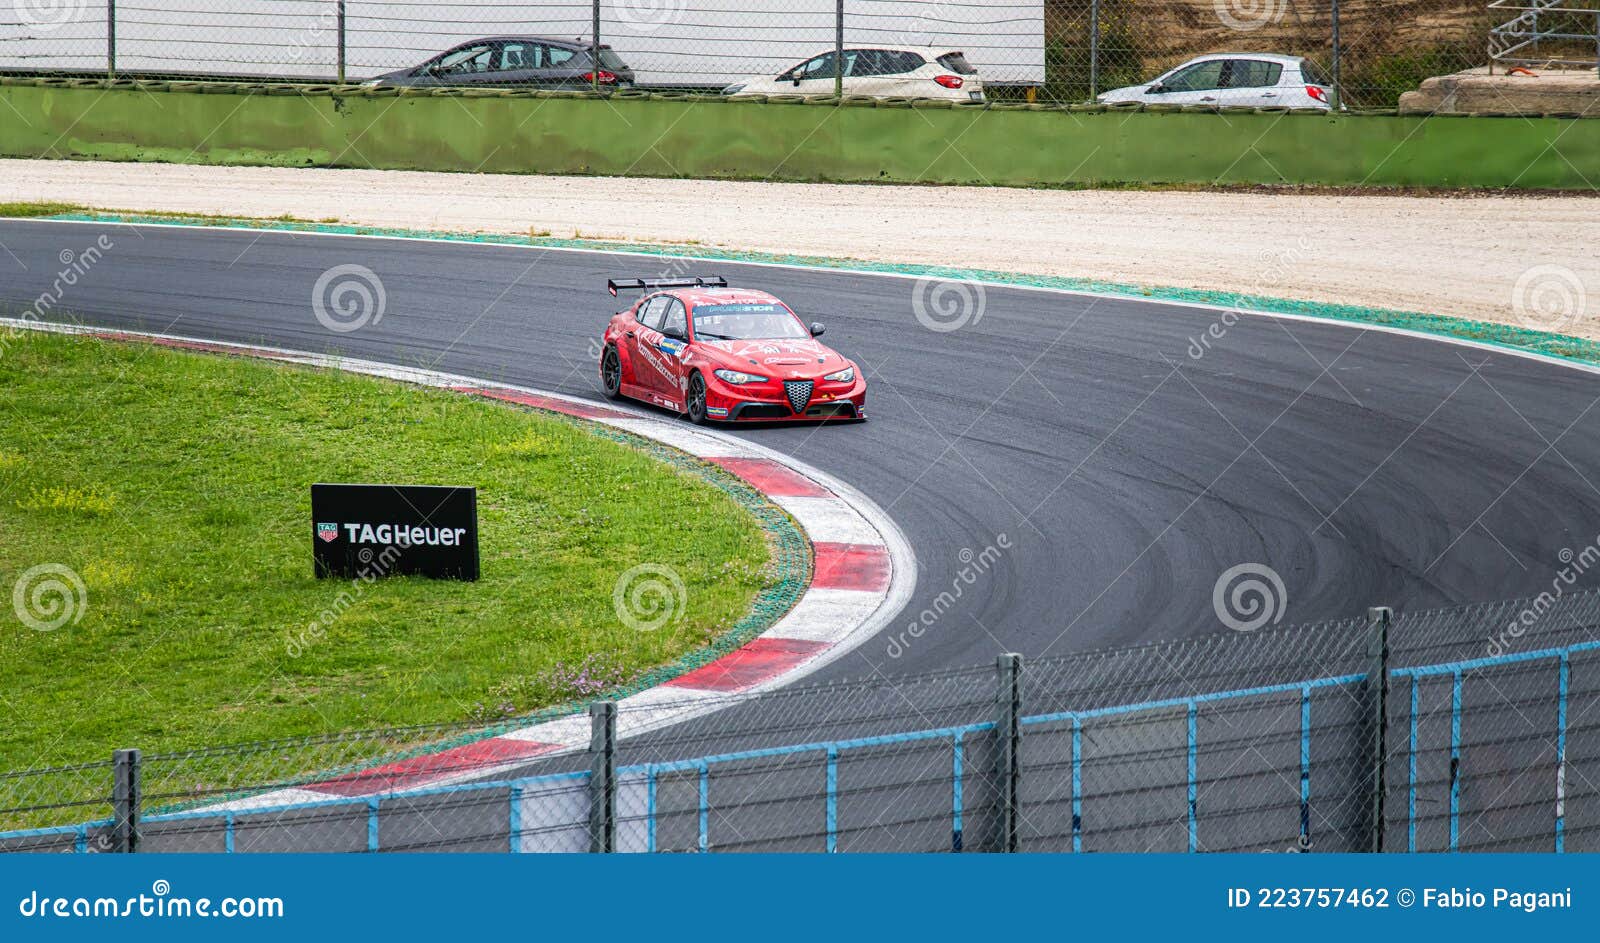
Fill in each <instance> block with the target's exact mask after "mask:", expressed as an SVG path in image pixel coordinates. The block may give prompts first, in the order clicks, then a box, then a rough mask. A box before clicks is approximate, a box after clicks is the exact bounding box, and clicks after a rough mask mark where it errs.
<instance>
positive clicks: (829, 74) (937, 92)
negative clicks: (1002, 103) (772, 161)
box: [722, 46, 983, 101]
mask: <svg viewBox="0 0 1600 943" xmlns="http://www.w3.org/2000/svg"><path fill="white" fill-rule="evenodd" d="M835 56H836V53H835V52H834V51H833V50H831V49H830V50H829V51H827V52H825V53H822V54H821V55H818V56H813V57H812V58H810V59H807V60H806V61H804V62H802V63H800V64H799V65H797V66H795V67H794V68H792V69H789V70H787V71H784V72H780V73H778V74H777V75H775V76H765V75H761V76H753V77H751V78H748V79H745V80H744V81H742V82H736V83H734V84H733V85H730V86H728V87H727V88H725V89H723V90H722V94H724V95H832V94H833V81H834V74H835V72H836V71H837V67H836V66H835V62H836V61H837V60H836V58H835ZM843 86H844V93H845V94H846V95H866V96H871V97H873V98H948V99H953V100H956V101H983V79H981V78H979V77H978V70H977V69H974V68H973V67H972V66H971V65H969V64H968V63H967V57H966V56H965V55H963V54H962V53H961V51H960V50H957V49H939V48H933V49H926V48H923V49H919V48H914V47H910V46H873V47H870V48H860V49H846V50H844V82H843Z"/></svg>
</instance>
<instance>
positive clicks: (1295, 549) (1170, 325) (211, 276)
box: [0, 220, 1600, 678]
mask: <svg viewBox="0 0 1600 943" xmlns="http://www.w3.org/2000/svg"><path fill="white" fill-rule="evenodd" d="M101 233H105V234H107V236H108V237H109V239H110V240H111V242H112V243H113V246H112V248H110V249H109V250H107V251H106V252H105V253H104V257H103V258H102V259H100V260H99V261H98V262H97V263H96V264H95V265H94V266H93V267H92V269H90V270H89V271H88V272H87V274H85V275H84V276H83V277H82V278H81V279H79V280H78V282H77V284H75V285H72V286H71V287H69V288H67V289H66V290H65V291H64V292H63V301H62V303H61V304H60V305H59V307H57V308H56V310H54V311H50V312H46V313H45V315H44V317H45V319H47V320H69V319H75V320H79V321H82V322H85V323H91V324H97V325H105V326H114V327H127V328H139V329H143V330H152V331H163V332H170V333H175V334H181V335H186V336H193V337H201V338H208V339H215V340H225V341H237V342H251V343H266V344H271V345H278V346H283V347H289V348H295V349H302V350H315V351H333V352H339V353H347V354H350V355H353V356H359V357H363V358H368V359H374V360H382V361H388V362H393V363H396V364H402V365H422V366H427V367H432V368H436V369H440V370H446V371H450V372H456V373H463V374H469V375H474V376H481V377H487V378H492V379H497V380H503V381H506V382H512V383H518V384H525V385H530V386H537V387H543V388H547V389H552V390H557V391H560V392H564V393H570V394H578V395H588V396H593V397H596V398H598V396H599V391H598V379H597V377H596V375H595V374H596V368H595V360H596V347H595V343H596V338H597V337H598V335H599V333H600V331H601V329H602V328H603V326H604V324H605V321H606V318H607V317H608V316H609V315H610V313H611V312H612V311H614V310H615V302H614V301H613V300H612V299H611V298H610V296H608V295H607V294H606V291H605V280H606V279H607V278H615V277H627V276H652V275H662V274H668V272H667V271H666V270H667V267H668V265H669V264H673V263H668V262H665V261H662V260H659V259H648V258H640V257H630V256H619V255H608V254H599V253H587V252H566V251H545V250H530V249H516V248H505V247H494V246H480V245H470V244H446V243H428V242H414V241H402V240H388V239H355V238H339V237H331V236H315V235H299V234H287V233H268V232H237V231H223V230H214V229H193V228H168V227H148V226H146V227H139V228H137V229H136V228H134V227H127V226H108V225H101V224H64V223H52V222H44V221H9V220H8V221H0V246H3V250H0V307H4V308H5V309H6V310H5V312H4V313H5V314H7V315H11V316H17V315H19V314H21V313H22V312H24V311H26V310H27V309H28V308H29V307H30V306H31V305H33V303H34V301H35V299H36V298H38V297H39V296H40V294H41V293H44V292H46V291H47V290H49V289H51V287H52V283H53V282H54V280H55V279H56V277H57V273H58V272H59V271H60V270H61V268H62V267H63V266H62V263H61V254H62V253H63V252H64V251H66V250H71V251H74V252H81V251H82V250H83V249H84V248H85V247H87V246H89V245H90V244H91V243H93V241H94V240H95V239H96V238H97V236H98V235H99V234H101ZM345 264H358V265H364V266H366V267H368V268H370V269H372V270H373V271H375V272H376V273H377V274H378V275H379V277H380V278H381V280H382V283H383V286H384V289H385V292H386V296H387V298H386V301H387V304H386V308H385V311H384V314H383V317H382V319H381V320H380V321H378V322H377V323H374V324H370V325H368V326H366V327H364V328H362V329H360V330H358V331H355V332H353V333H347V334H335V333H332V332H330V331H328V330H327V329H325V328H324V327H323V326H322V325H321V324H320V323H319V322H318V321H317V320H316V318H315V317H314V316H313V312H312V306H311V298H312V293H313V285H314V284H315V283H316V281H317V279H318V277H319V276H321V275H322V274H323V273H324V272H325V271H326V270H328V269H330V268H332V267H334V266H337V265H345ZM674 265H675V267H674V270H673V272H674V273H682V272H685V271H687V272H690V273H696V272H705V273H709V274H722V275H726V276H728V278H729V280H730V281H731V282H732V283H734V284H739V285H748V286H751V287H758V288H763V289H767V290H770V291H772V292H774V293H776V294H777V295H778V296H780V297H782V298H784V299H785V300H786V301H788V302H789V303H790V304H791V305H792V306H793V307H794V308H795V309H796V310H797V311H798V312H799V313H800V314H801V316H802V317H803V318H805V319H806V320H808V321H810V320H820V321H823V322H825V323H826V324H827V326H828V333H827V335H826V337H825V338H824V340H825V341H826V342H828V343H830V344H832V345H833V346H835V347H836V348H838V349H840V350H841V351H842V352H843V353H845V355H846V356H850V357H853V358H854V359H856V360H857V361H858V362H859V363H860V364H861V365H862V366H863V367H864V368H865V371H866V374H867V376H868V378H869V381H870V383H871V384H872V385H871V388H870V390H869V397H868V407H869V413H870V416H871V419H870V421H869V422H867V423H864V424H857V425H841V426H832V427H826V428H815V427H790V428H757V429H748V428H747V429H742V430H740V431H739V434H740V435H743V436H747V437H749V438H751V439H755V440H759V441H760V442H762V443H763V444H765V445H768V446H771V447H773V448H776V449H779V450H781V451H785V452H789V453H792V454H794V455H796V456H798V457H799V458H801V459H803V460H804V461H806V462H809V463H811V464H813V465H815V466H817V467H819V468H821V469H823V470H825V471H828V472H830V473H832V474H834V475H837V476H838V477H840V478H841V479H843V480H845V481H847V482H849V483H851V484H853V485H855V486H856V487H857V488H859V489H861V490H862V491H863V492H864V493H866V494H867V495H868V496H869V497H871V498H872V499H874V500H875V501H876V502H877V503H878V504H879V505H880V506H881V507H883V508H884V509H885V510H886V511H887V512H888V513H889V515H890V516H891V517H893V518H894V519H895V520H896V522H897V523H898V524H899V525H900V527H901V528H902V529H903V530H904V531H905V533H906V534H907V536H908V537H909V538H910V540H911V542H912V545H913V546H914V548H915V550H916V553H917V557H918V560H919V564H920V568H921V572H920V578H919V583H918V586H917V591H916V594H915V596H914V597H913V600H912V603H911V607H910V609H909V610H908V611H907V612H906V613H903V614H902V616H901V618H900V619H899V620H897V622H896V628H895V630H894V634H900V633H901V632H903V631H904V627H905V626H907V625H908V624H909V623H910V621H911V620H912V619H913V618H915V616H916V614H917V613H918V612H920V611H921V610H923V609H924V608H927V607H932V606H934V605H935V599H936V598H937V597H938V596H939V595H940V594H941V593H944V592H946V591H949V590H952V588H953V586H954V585H955V583H956V581H957V574H958V572H959V570H960V569H961V567H962V566H963V565H964V556H965V555H964V554H963V551H964V550H965V551H971V552H973V553H979V552H981V551H983V550H984V548H985V547H989V546H996V547H997V549H998V548H999V545H1000V543H1001V538H1000V535H1002V534H1004V535H1006V536H1005V540H1006V541H1008V542H1009V543H1010V544H1011V547H1010V549H1001V550H1000V559H999V562H998V563H997V564H996V565H995V566H994V568H993V569H992V571H991V572H989V573H988V574H986V575H984V576H981V577H979V578H978V579H976V580H975V581H974V582H973V583H972V585H964V584H963V585H962V587H961V593H960V596H959V598H958V599H955V601H954V602H953V604H951V605H949V607H948V609H947V610H946V611H943V613H942V615H940V616H938V617H937V618H936V619H934V620H933V624H932V625H931V626H930V627H928V628H927V629H926V631H925V632H924V633H923V634H921V637H920V638H911V639H909V641H908V642H907V643H906V644H900V645H893V644H891V642H890V640H889V639H888V638H884V637H880V638H879V639H877V640H874V641H871V642H868V643H866V644H865V645H863V646H862V648H861V649H860V650H859V652H858V653H857V654H856V655H849V656H846V657H844V658H841V659H839V660H838V661H837V662H835V663H834V664H832V665H830V666H829V667H827V668H826V669H824V670H823V672H822V673H821V675H820V677H821V678H839V677H847V676H848V677H860V676H863V675H866V674H869V673H871V672H872V671H873V669H881V670H883V671H884V672H886V673H896V674H899V673H908V672H919V671H926V670H932V669H938V668H947V667H956V666H969V665H980V664H985V663H989V662H991V661H992V659H993V656H994V655H995V654H997V653H999V652H1002V651H1019V652H1022V653H1024V654H1025V655H1028V656H1031V657H1038V656H1043V655H1052V654H1062V653H1065V652H1069V651H1078V650H1084V649H1090V648H1099V647H1104V646H1109V645H1125V644H1129V643H1136V642H1144V641H1154V640H1158V639H1166V638H1174V637H1180V636H1188V635H1194V634H1200V633H1211V632H1216V631H1219V630H1221V628H1222V627H1221V625H1220V624H1219V621H1218V620H1217V618H1216V617H1215V616H1214V614H1213V609H1212V590H1213V586H1214V584H1215V583H1216V581H1217V578H1218V576H1219V574H1221V573H1222V572H1223V571H1225V570H1227V569H1229V568H1230V567H1233V566H1235V565H1236V564H1241V563H1263V564H1267V565H1270V566H1271V567H1273V568H1274V569H1275V570H1276V571H1277V572H1278V573H1280V574H1281V575H1282V577H1283V579H1284V581H1285V583H1286V588H1287V604H1286V607H1285V622H1308V621H1314V620H1322V619H1327V618H1334V617H1346V616H1353V615H1357V614H1359V613H1361V612H1363V611H1364V610H1365V608H1366V607H1367V606H1369V605H1374V604H1387V605H1391V606H1394V607H1396V608H1401V609H1414V608H1422V607H1435V606H1441V605H1446V604H1455V603H1463V602H1477V601H1487V600H1491V599H1503V598H1508V597H1512V596H1519V595H1530V594H1536V593H1538V592H1539V591H1541V590H1542V589H1546V588H1548V587H1549V584H1550V579H1551V577H1552V575H1553V571H1554V570H1555V569H1556V568H1557V567H1558V566H1559V565H1560V561H1559V559H1558V553H1559V552H1560V551H1561V550H1562V549H1563V548H1572V549H1573V550H1578V549H1580V548H1582V547H1584V546H1586V545H1588V544H1589V543H1591V542H1592V541H1593V540H1594V539H1595V535H1596V534H1597V533H1600V491H1597V490H1596V487H1595V484H1594V483H1592V482H1593V481H1594V479H1595V478H1596V476H1597V475H1600V472H1596V471H1595V470H1596V469H1600V436H1597V435H1596V432H1597V430H1600V410H1596V409H1595V408H1594V407H1595V406H1596V404H1597V398H1600V382H1597V380H1596V378H1595V377H1594V376H1592V375H1590V374H1589V373H1587V372H1584V371H1580V370H1576V369H1570V368H1565V367H1562V366H1559V365H1555V364H1552V363H1549V362H1541V361H1536V360H1532V359H1529V358H1523V357H1518V356H1515V355H1512V354H1509V353H1504V352H1498V351H1487V350H1483V349H1477V348H1472V347H1468V346H1464V345H1457V344H1449V343H1442V342H1436V341H1430V340H1425V339H1419V338H1412V337H1405V336H1398V335H1394V334H1386V333H1380V332H1373V331H1364V330H1362V329H1359V328H1352V327H1347V326H1339V325H1330V324H1319V323H1308V322H1304V321H1291V320H1279V319H1272V318H1259V317H1246V318H1243V319H1241V320H1239V321H1238V323H1235V324H1233V325H1231V326H1228V327H1226V328H1225V330H1224V331H1223V333H1222V336H1221V337H1220V338H1217V339H1214V340H1212V341H1211V349H1210V350H1209V351H1205V352H1203V354H1202V356H1200V357H1198V358H1196V357H1194V356H1191V341H1192V339H1198V338H1200V337H1201V336H1202V335H1203V334H1204V333H1205V332H1206V331H1207V329H1208V328H1209V327H1210V326H1212V325H1213V324H1219V323H1220V314H1219V313H1218V312H1215V311H1208V310H1202V309H1194V308H1185V307H1181V306H1173V305H1164V304H1154V303H1142V302H1132V301H1117V300H1105V299H1097V298H1091V297H1080V296H1072V295H1064V294H1054V293H1046V292H1037V291H1028V290H1021V289H1000V288H988V289H986V291H985V297H984V304H983V307H982V311H981V317H969V318H968V322H969V323H967V324H965V325H964V326H962V327H961V328H960V329H958V330H954V331H949V332H938V331H933V330H929V329H928V328H926V327H924V326H923V325H922V324H920V323H919V321H918V319H917V318H916V316H915V314H914V302H913V295H914V289H915V285H916V283H915V282H914V281H912V280H910V279H903V278H890V277H875V276H867V275H853V274H839V273H829V272H822V271H810V270H800V269H785V268H777V267H763V266H756V265H727V264H720V263H717V264H707V263H691V264H685V263H675V264H674ZM1507 297H1508V303H1509V297H1510V287H1509V286H1508V287H1507ZM968 313H969V315H971V314H975V313H976V310H975V309H969V311H968ZM62 395H63V396H69V397H70V396H78V395H86V394H83V393H80V392H78V391H73V390H63V391H62ZM577 486H581V484H580V485H577ZM891 648H893V649H895V650H896V652H897V654H898V657H891V656H890V649H891Z"/></svg>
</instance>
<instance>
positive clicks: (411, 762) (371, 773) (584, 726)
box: [0, 318, 917, 811]
mask: <svg viewBox="0 0 1600 943" xmlns="http://www.w3.org/2000/svg"><path fill="white" fill-rule="evenodd" d="M0 327H9V328H13V329H27V330H41V331H50V332H55V333H63V334H81V335H87V336H91V337H97V338H102V339H107V340H133V341H142V342H147V343H154V344H160V345H162V346H166V347H173V348H178V349H183V350H196V351H204V352H208V353H221V354H232V355H238V356H248V357H257V358H262V359H267V360H276V361H281V362H285V363H294V364H303V365H306V366H315V367H325V368H331V369H337V370H345V371H348V372H351V373H360V374H366V375H369V376H379V377H386V378H389V379H394V380H399V381H403V382H406V383H413V384H417V385H420V386H431V387H439V388H444V389H450V390H455V391H457V392H460V393H464V394H470V395H476V396H483V397H487V398H490V399H496V400H501V401H505V402H509V403H516V404H519V405H523V406H530V407H535V408H538V409H546V410H551V411H554V412H558V413H563V414H566V415H569V416H575V417H578V418H581V419H585V420H589V421H593V422H597V423H600V424H603V425H607V426H611V427H613V428H616V429H621V430H623V431H625V432H628V433H630V434H633V435H637V436H639V437H641V438H645V439H650V440H653V441H656V442H660V443H662V444H665V445H668V446H671V447H673V448H676V449H679V450H681V451H684V452H687V453H688V454H690V455H693V456H695V457H697V458H701V459H704V460H706V461H709V462H713V463H715V464H717V465H720V466H721V467H723V468H725V469H727V470H728V471H729V472H731V473H733V474H735V475H737V476H739V477H740V478H742V479H744V480H745V481H746V482H747V483H748V484H749V485H750V486H751V487H753V488H754V489H755V490H756V491H759V492H761V493H762V494H763V495H765V496H766V497H767V498H768V499H769V500H770V501H772V503H774V504H776V505H778V506H779V507H781V508H783V509H784V510H785V511H787V512H788V513H789V515H790V516H792V517H793V518H794V519H795V521H796V522H798V523H799V525H800V528H801V529H802V530H803V531H804V533H805V535H806V538H807V540H809V541H810V543H811V546H812V549H813V554H814V561H815V562H814V567H813V573H812V578H811V584H810V586H809V587H807V589H806V591H805V593H804V594H802V596H801V597H800V600H799V601H798V602H797V603H796V604H795V606H794V608H793V609H791V610H790V611H789V612H788V614H786V615H785V616H784V617H783V618H782V619H780V620H778V622H777V623H776V624H775V625H773V626H772V627H771V628H769V629H767V630H766V631H765V632H763V633H761V634H760V635H759V636H757V637H756V638H755V639H752V640H751V641H750V642H749V643H747V644H745V645H744V646H743V647H741V648H739V649H736V650H735V651H732V652H729V653H728V654H726V655H724V656H722V657H721V658H719V659H717V660H716V661H713V662H711V663H710V664H707V665H705V666H703V667H700V668H697V669H694V670H692V671H690V672H688V673H687V674H684V675H680V676H679V677H677V678H674V679H673V680H671V681H668V682H666V683H664V684H661V685H658V686H656V687H653V688H650V689H647V690H645V691H641V692H639V693H638V694H634V695H632V696H630V697H627V698H624V699H622V700H621V701H619V702H618V709H617V733H618V736H619V737H624V738H626V737H630V736H635V735H638V734H640V733H644V732H646V731H649V730H655V729H659V728H661V727H665V726H668V725H671V724H676V723H681V722H683V721H685V720H688V719H690V718H693V717H697V716H701V715H704V714H708V713H711V712H712V711H715V710H718V709H719V708H721V707H723V706H726V705H728V704H730V703H732V702H733V698H731V697H730V696H731V695H743V694H748V693H752V692H757V691H763V690H770V689H772V688H777V687H781V686H783V685H787V684H792V683H793V682H795V681H797V680H799V679H800V678H803V677H805V676H806V675H808V674H810V673H811V672H813V671H816V670H817V669H818V668H821V667H822V666H824V665H826V664H828V663H829V662H831V661H833V660H835V659H837V658H839V657H840V656H841V655H844V654H845V653H847V652H849V651H850V650H851V649H853V648H855V647H856V646H858V645H860V644H861V643H862V642H864V641H866V640H867V639H869V638H871V637H872V636H874V635H876V634H878V633H879V632H880V631H882V630H883V629H884V628H885V627H886V626H887V625H888V623H889V620H890V619H892V618H893V617H894V616H895V614H896V613H898V612H899V611H900V610H901V609H902V608H903V607H904V606H905V604H906V602H907V601H908V600H909V599H910V597H911V593H912V590H913V589H914V588H915V586H916V571H917V562H916V555H915V554H914V553H913V552H912V550H911V546H910V544H909V543H908V542H907V540H906V538H905V535H904V534H902V533H901V532H900V529H899V528H898V527H897V526H895V524H894V521H892V520H891V519H890V518H889V516H888V515H887V514H885V513H884V512H883V510H882V509H880V508H879V507H878V506H877V505H876V504H874V503H873V502H872V501H871V499H869V498H867V497H866V496H864V495H862V494H861V493H860V492H858V491H857V490H856V489H854V488H852V487H850V486H849V485H847V484H845V483H844V482H841V481H839V480H837V479H835V478H833V477H832V476H831V475H828V474H827V473H825V472H822V471H819V470H817V469H815V468H812V467H811V466H810V465H807V464H806V463H804V462H801V461H799V460H797V459H794V458H792V457H790V456H787V455H784V454H782V453H780V452H776V451H773V450H771V449H768V448H765V447H763V446H761V445H758V444H756V443H753V442H750V441H747V440H744V439H740V438H737V437H734V436H731V435H727V434H725V433H722V432H718V431H714V430H710V429H703V428H700V427H694V426H689V425H687V424H685V423H684V422H683V421H682V420H678V419H673V418H669V417H665V416H662V415H660V414H656V413H648V412H645V411H643V410H641V409H635V408H630V407H627V406H619V405H615V404H611V403H600V402H594V401H591V400H584V399H580V398H577V397H571V396H565V395H561V394H558V393H551V392H547V391H542V390H536V389H530V388H527V387H519V386H511V385H507V384H501V383H492V382H489V381H485V380H481V379H475V378H472V377H463V376H457V375H454V374H448V373H441V372H437V371H432V370H421V369H412V368H406V367H397V366H393V365H390V364H383V363H377V362H374V361H369V360H358V359H353V358H348V357H336V356H331V355H324V354H314V353H307V352H302V351H293V350H285V349H282V348H275V347H260V346H254V345H246V344H232V343H224V342H218V341H208V340H201V339H197V338H190V337H178V336H174V335H170V334H157V333H150V332H143V331H124V330H108V329H103V328H92V327H79V326H74V325H63V324H47V323H42V322H36V321H28V320H17V319H10V318H0ZM588 743H589V719H588V717H587V716H582V715H574V716H569V717H564V718H561V719H558V720H554V721H549V722H547V723H542V724H538V725H535V726H530V727H526V728H523V729H520V730H512V731H510V732H508V733H504V734H501V735H499V736H497V737H492V738H488V739H485V740H479V741H477V742H474V743H470V744H467V745H464V746H460V747H455V748H452V749H449V750H444V751H441V752H438V753H431V754H427V755H424V756H418V757H414V758H412V759H408V760H401V761H399V762H395V763H390V764H385V765H382V766H377V767H374V768H371V769H366V770H361V771H358V772H354V773H350V774H348V775H344V776H340V777H337V778H335V779H331V780H329V781H327V782H323V783H316V784H312V785H307V786H303V787H296V788H290V789H279V790H275V791H273V792H270V793H265V794H261V795H256V796H252V797H250V798H248V799H242V800H237V801H234V802H230V803H226V804H222V805H218V806H214V807H212V808H215V809H217V810H219V811H220V810H225V809H232V810H242V809H249V808H259V807H266V806H283V805H290V804H298V803H301V802H317V801H326V800H328V799H331V798H335V797H358V796H374V795H383V794H387V793H392V792H396V791H400V790H405V789H417V788H422V787H437V786H446V785H450V784H452V783H457V782H463V781H467V780H475V779H483V778H485V777H486V776H492V775H493V774H495V773H496V772H500V771H504V770H508V769H512V768H515V767H516V766H518V765H521V764H523V763H525V762H526V761H527V760H529V759H531V758H534V757H539V756H550V755H555V754H558V753H565V752H570V751H574V750H581V749H586V748H587V747H588Z"/></svg>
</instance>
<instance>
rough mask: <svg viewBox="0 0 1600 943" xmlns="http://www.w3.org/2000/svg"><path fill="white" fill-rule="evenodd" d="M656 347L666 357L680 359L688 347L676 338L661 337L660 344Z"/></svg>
mask: <svg viewBox="0 0 1600 943" xmlns="http://www.w3.org/2000/svg"><path fill="white" fill-rule="evenodd" d="M656 346H657V347H660V348H661V352H662V353H664V354H667V355H668V356H672V357H682V356H683V350H684V348H686V347H688V346H689V345H688V344H685V343H684V342H683V341H680V340H678V339H676V338H672V337H663V338H662V339H661V343H659V344H657V345H656Z"/></svg>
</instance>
